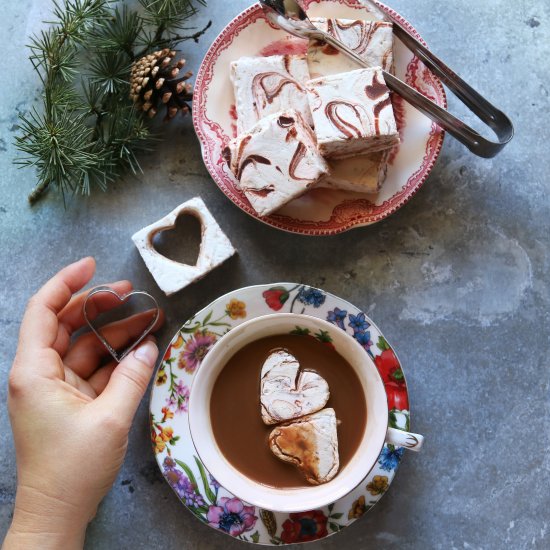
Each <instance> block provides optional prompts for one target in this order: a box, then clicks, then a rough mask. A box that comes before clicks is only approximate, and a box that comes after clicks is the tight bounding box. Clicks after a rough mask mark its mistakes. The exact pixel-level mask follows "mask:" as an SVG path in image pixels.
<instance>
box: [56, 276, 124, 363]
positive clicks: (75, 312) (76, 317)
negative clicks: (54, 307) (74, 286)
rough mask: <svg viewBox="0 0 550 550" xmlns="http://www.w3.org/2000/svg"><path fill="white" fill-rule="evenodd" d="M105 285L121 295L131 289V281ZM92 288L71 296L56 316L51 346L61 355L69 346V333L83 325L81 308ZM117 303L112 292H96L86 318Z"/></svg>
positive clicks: (117, 300)
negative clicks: (55, 329) (54, 337)
mask: <svg viewBox="0 0 550 550" xmlns="http://www.w3.org/2000/svg"><path fill="white" fill-rule="evenodd" d="M105 286H108V287H109V288H112V289H113V290H114V291H115V292H117V293H118V294H121V295H123V294H126V293H128V292H130V291H131V290H132V283H131V282H130V281H117V282H116V283H110V284H108V285H105ZM92 290H93V289H90V290H87V291H85V292H81V293H80V294H78V295H76V296H73V297H72V299H71V300H70V302H69V303H68V304H67V305H66V306H65V307H64V308H63V309H62V311H61V313H59V315H58V316H57V318H58V320H59V330H58V334H57V338H56V341H55V343H54V346H53V347H54V349H55V350H56V351H57V352H58V353H59V354H60V355H61V356H63V355H64V354H65V353H66V352H67V349H68V348H69V345H70V343H71V334H72V333H73V332H74V331H75V330H78V329H79V328H81V327H83V326H84V324H85V323H86V320H85V319H84V312H83V309H82V308H83V306H84V302H85V301H86V298H87V297H88V294H89V293H90V292H91V291H92ZM118 305H120V300H119V299H118V298H117V297H116V296H114V295H113V294H110V293H107V292H105V293H99V294H96V295H95V297H94V298H93V299H92V300H90V301H89V302H88V304H87V306H86V307H87V310H88V318H89V319H95V318H96V317H97V316H98V315H99V314H100V313H103V312H105V311H109V310H110V309H113V308H114V307H116V306H118Z"/></svg>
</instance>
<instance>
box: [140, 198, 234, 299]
mask: <svg viewBox="0 0 550 550" xmlns="http://www.w3.org/2000/svg"><path fill="white" fill-rule="evenodd" d="M180 214H190V215H192V216H195V217H196V218H197V219H198V220H199V221H200V224H201V244H200V251H199V256H198V258H197V263H196V264H195V265H186V264H182V263H180V262H176V261H174V260H171V259H170V258H166V257H165V256H163V255H162V254H160V253H159V252H157V251H156V250H155V248H154V246H153V239H154V237H155V235H156V234H157V233H159V232H161V231H164V230H166V229H172V228H173V227H174V226H175V224H176V220H177V218H178V216H179V215H180ZM132 240H133V241H134V244H135V245H136V247H137V249H138V251H139V253H140V254H141V257H142V258H143V261H144V262H145V265H146V266H147V269H149V271H150V272H151V275H152V276H153V278H154V279H155V281H156V283H157V285H158V286H159V287H160V289H161V290H162V291H163V292H164V293H165V294H166V295H167V296H169V295H170V294H173V293H174V292H177V291H178V290H181V289H182V288H184V287H186V286H187V285H189V284H191V283H193V282H195V281H197V280H199V279H201V278H202V277H204V276H205V275H206V274H207V273H209V272H210V271H212V270H213V269H215V268H216V267H218V266H219V265H221V264H222V263H223V262H225V261H226V260H227V259H228V258H230V257H231V256H233V254H235V253H236V250H235V249H234V248H233V246H232V244H231V242H230V241H229V239H228V238H227V237H226V235H225V234H224V233H223V231H222V230H221V228H220V226H219V225H218V223H217V222H216V220H215V219H214V217H213V216H212V214H211V213H210V212H209V210H208V209H207V208H206V205H205V204H204V202H203V201H202V199H200V198H199V197H195V198H193V199H191V200H189V201H187V202H184V203H183V204H180V205H179V206H178V207H177V208H175V209H174V210H172V212H170V213H169V214H168V215H166V216H164V218H162V219H160V220H158V221H156V222H155V223H153V224H151V225H148V226H147V227H144V228H143V229H141V230H140V231H138V232H137V233H135V234H134V235H132Z"/></svg>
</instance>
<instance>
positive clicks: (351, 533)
mask: <svg viewBox="0 0 550 550" xmlns="http://www.w3.org/2000/svg"><path fill="white" fill-rule="evenodd" d="M248 4H249V1H247V0H234V1H232V2H224V1H222V0H209V5H208V8H205V9H202V10H201V13H200V15H199V16H198V17H197V18H196V21H195V23H196V24H197V26H200V25H201V24H203V23H204V22H206V21H207V20H208V19H209V18H212V19H213V25H212V28H211V29H210V31H209V32H208V33H207V35H206V36H205V37H203V38H202V39H201V41H200V44H199V45H198V46H195V45H193V44H188V45H186V46H185V47H184V50H185V52H186V55H187V57H188V60H189V65H190V66H191V68H193V69H195V70H196V69H197V68H198V65H199V63H200V60H201V58H202V56H203V55H204V53H205V51H206V48H207V47H208V45H209V43H210V42H211V41H212V40H213V39H214V37H215V36H216V34H217V33H218V32H219V31H220V30H221V29H222V27H223V26H224V25H225V23H226V22H227V21H228V20H229V19H230V18H231V17H232V16H234V15H235V14H236V13H237V12H238V11H240V10H241V9H242V8H244V7H246V6H247V5H248ZM46 6H47V3H46V2H44V3H40V2H38V0H35V1H32V0H20V1H18V2H14V3H11V2H10V3H6V2H4V3H3V15H2V18H1V20H0V36H1V37H2V42H1V43H2V56H0V74H2V78H1V82H0V98H1V101H0V174H1V176H0V181H1V187H2V190H1V191H2V192H1V194H0V242H1V250H0V275H1V281H2V285H1V288H0V329H1V335H0V338H1V342H2V345H1V346H0V357H1V374H2V378H1V382H0V401H1V402H2V403H4V402H5V399H6V384H5V380H6V375H7V372H8V369H9V367H10V364H11V360H12V357H13V353H14V349H15V346H16V339H17V331H18V326H19V322H20V319H21V315H22V312H23V309H24V306H25V301H26V299H27V297H28V296H29V295H30V294H31V293H32V292H33V291H34V290H35V289H36V288H37V287H38V286H39V285H40V284H41V283H42V282H43V281H45V280H46V279H47V278H48V277H49V276H50V275H51V274H53V273H54V272H55V271H56V270H57V269H58V268H60V267H61V266H63V265H64V264H66V263H69V262H71V261H73V260H75V259H77V258H79V257H81V256H84V255H87V254H92V255H94V256H95V257H96V258H97V261H98V272H97V277H96V281H97V282H100V281H110V280H114V279H120V278H130V279H132V280H133V281H134V283H135V285H136V286H137V287H140V288H144V289H148V290H150V291H152V292H154V293H155V295H156V296H158V297H160V292H159V291H158V289H157V288H156V286H155V284H154V282H153V280H152V278H151V277H150V275H149V274H148V273H147V271H146V269H145V267H144V264H143V262H142V261H141V259H140V257H139V256H138V254H137V252H136V250H135V249H134V247H133V245H132V243H131V241H130V235H131V234H132V233H133V232H134V231H135V230H136V229H139V228H141V227H143V226H144V225H146V224H148V223H150V222H151V221H153V220H156V219H157V218H158V217H160V216H161V215H163V214H164V213H166V212H168V211H169V210H171V209H172V208H173V207H174V206H175V205H176V204H179V203H180V202H183V201H184V200H186V199H188V198H190V197H193V196H195V195H201V196H202V197H203V198H204V200H205V201H206V203H207V204H208V206H209V208H210V209H211V210H212V212H213V213H214V215H216V216H217V218H218V219H219V221H220V224H221V225H222V227H223V228H224V229H225V230H226V232H227V233H228V235H229V236H230V238H231V239H232V241H233V243H234V244H235V245H236V246H237V248H238V249H239V250H240V256H239V257H238V258H236V259H233V260H232V261H230V262H229V263H227V264H226V265H225V266H224V267H222V268H221V269H219V270H218V271H216V272H215V273H213V274H211V275H210V276H209V277H207V278H206V279H205V280H203V281H202V282H200V283H199V284H196V285H194V286H192V287H190V288H189V289H187V290H185V291H183V292H181V293H179V294H177V295H176V296H174V297H173V298H171V299H166V298H161V302H162V305H163V307H165V309H166V312H167V324H166V327H165V329H164V330H163V332H162V334H161V344H162V345H164V344H165V343H167V342H168V340H169V339H170V337H171V335H172V334H173V333H174V332H175V330H176V329H177V327H178V325H179V324H180V323H181V322H182V321H184V320H185V319H186V318H187V317H188V316H189V315H190V314H191V313H193V312H194V311H195V310H197V308H199V307H201V306H203V305H205V304H207V303H208V302H209V301H211V300H212V299H214V298H215V297H216V296H218V295H219V294H220V293H224V292H227V291H229V290H231V289H234V288H238V287H240V286H243V285H248V284H254V283H262V282H269V281H274V280H296V281H303V282H307V283H309V284H312V285H320V286H322V287H323V288H325V289H326V290H328V291H331V292H335V293H337V294H339V295H341V296H343V297H346V298H347V299H349V300H351V301H352V302H354V303H356V304H358V305H360V306H362V307H363V308H365V309H366V310H367V311H369V312H370V314H371V315H372V317H373V318H374V319H375V320H376V322H377V323H378V324H379V326H380V327H381V328H382V330H383V331H384V332H385V333H386V335H387V336H388V338H389V339H390V340H391V342H392V343H393V344H394V346H395V348H396V349H397V351H398V353H399V355H400V357H401V359H402V360H403V362H404V366H405V368H406V372H407V379H408V382H409V385H410V391H411V395H412V415H413V420H414V427H415V429H416V430H418V431H419V432H421V433H423V434H425V435H426V437H427V444H426V447H425V451H424V452H423V453H422V454H421V455H415V456H407V457H406V459H405V460H404V461H403V464H402V467H401V469H400V471H399V473H398V475H397V478H396V481H395V483H394V484H393V486H392V489H391V491H390V492H389V493H388V494H387V495H386V497H385V498H384V499H383V500H382V501H381V503H380V504H379V505H378V506H377V507H376V508H375V509H374V510H373V511H372V512H371V513H370V514H368V516H367V517H365V518H364V519H363V520H362V521H360V522H357V523H356V524H355V525H354V526H352V527H350V528H349V529H346V530H345V531H344V532H343V533H342V534H340V535H337V536H335V537H333V538H331V539H328V540H326V541H325V542H321V543H317V544H315V545H313V546H312V548H323V549H327V550H328V549H336V548H338V549H340V548H346V549H348V548H384V549H386V548H387V549H394V548H395V549H396V548H407V549H413V548H414V549H432V548H433V549H450V548H467V549H474V548H475V549H480V548H483V549H492V548H513V549H522V548H549V547H550V460H549V458H548V457H549V451H550V396H549V389H550V388H549V385H550V364H549V363H550V362H549V359H548V345H549V335H550V316H549V298H550V297H549V287H548V279H549V274H550V254H549V251H548V246H549V240H550V207H549V202H548V194H549V192H550V181H549V176H548V174H549V173H550V154H549V146H548V142H549V138H550V136H549V130H548V127H549V122H550V121H549V118H548V112H549V111H550V101H549V90H550V84H549V82H548V76H549V74H550V63H549V61H548V60H549V59H550V35H549V28H550V4H549V3H548V2H547V0H514V1H512V0H488V1H486V2H480V1H479V0H455V1H454V2H437V1H434V0H416V1H415V2H407V1H406V0H393V6H394V7H395V8H396V9H397V10H398V11H401V12H402V13H403V14H404V15H405V16H406V17H408V18H409V19H410V20H411V21H412V22H413V23H414V24H415V25H416V26H417V28H418V29H419V30H420V32H421V33H422V34H423V35H424V37H425V39H426V40H427V41H428V43H429V44H430V45H431V47H432V48H433V49H434V50H436V51H437V52H439V53H440V55H441V56H442V57H443V58H444V59H446V60H448V62H449V64H450V65H451V66H453V67H455V68H456V69H457V70H458V71H459V72H461V73H462V74H463V75H464V76H465V77H466V78H467V79H469V80H470V81H471V82H472V83H474V84H475V85H477V86H478V88H479V89H480V90H481V91H482V92H484V93H485V94H486V95H487V96H488V97H489V98H492V99H493V100H494V102H495V103H496V104H497V105H499V106H501V107H502V109H503V110H504V111H506V112H507V113H508V114H509V115H510V116H511V117H512V119H513V120H514V122H515V124H516V129H517V136H516V138H515V140H514V142H513V143H512V144H511V145H510V147H508V148H507V149H506V150H505V151H504V152H503V153H502V154H501V155H500V156H499V157H497V158H496V159H494V160H481V159H478V158H475V157H474V156H472V155H471V154H468V153H467V152H466V151H465V149H464V148H463V147H462V146H460V145H459V144H457V143H456V142H454V141H452V140H451V139H448V140H446V143H445V145H444V148H443V152H442V155H441V158H440V160H439V162H438V164H437V166H436V168H435V169H434V171H433V173H432V175H431V177H430V179H429V180H428V182H427V183H426V185H425V186H424V188H423V189H422V190H421V191H420V192H419V193H418V195H417V196H416V197H415V198H414V200H413V201H412V202H411V203H410V204H409V205H408V206H406V207H405V208H403V209H402V210H401V211H400V212H398V213H397V214H396V215H394V216H393V217H391V218H390V219H388V220H386V221H384V222H383V223H380V224H378V225H376V226H373V227H370V228H364V229H359V230H355V231H352V232H349V233H347V234H344V235H341V236H338V237H333V238H316V239H314V238H306V237H298V236H294V235H288V234H284V233H281V232H278V231H276V230H274V229H271V228H269V227H266V226H264V225H262V224H260V223H258V222H256V221H254V220H253V219H251V218H249V217H248V216H247V215H246V214H244V213H242V212H241V211H240V210H238V209H237V208H236V207H234V206H233V205H232V204H230V203H229V202H228V201H227V199H226V198H225V197H224V196H223V195H222V193H221V192H220V191H219V190H218V188H217V187H216V186H215V185H214V184H213V182H212V181H211V179H210V177H209V176H208V174H207V172H206V170H205V168H204V166H203V164H202V161H201V158H200V153H199V145H198V143H197V140H196V139H195V136H194V134H193V131H192V126H191V122H190V120H189V119H188V120H185V121H181V122H177V123H175V124H173V125H172V126H171V127H170V128H169V129H168V130H167V132H168V134H169V137H170V139H167V140H166V142H165V143H164V145H163V146H162V147H160V148H159V149H158V151H157V152H156V153H154V154H151V155H149V156H147V157H145V158H144V160H143V166H144V171H145V173H144V174H143V175H142V176H140V177H138V178H129V179H128V180H127V181H124V182H120V183H119V184H117V185H115V186H113V188H112V189H111V190H110V191H109V192H108V193H107V194H105V195H100V194H97V195H95V196H94V197H92V198H91V199H89V200H82V201H80V202H79V203H78V204H76V205H74V206H73V207H72V208H70V209H69V210H68V211H66V212H65V211H64V210H63V206H62V204H61V203H60V201H59V200H58V199H57V198H56V197H55V196H54V195H51V196H49V197H48V198H47V199H46V200H45V201H43V202H42V204H40V205H39V206H38V207H36V208H34V209H30V208H29V207H28V206H27V203H26V196H27V193H28V192H29V190H30V189H31V188H32V186H33V185H34V183H35V177H34V174H33V172H32V170H24V171H20V170H18V169H17V168H16V167H14V166H13V165H12V160H13V157H14V155H15V148H14V146H13V137H14V135H15V133H16V124H17V113H18V112H20V111H26V110H27V109H29V107H30V106H31V104H32V102H33V100H34V99H35V98H36V96H37V94H38V92H39V86H38V82H37V79H36V78H35V76H34V75H33V73H32V70H31V68H30V64H29V63H28V61H27V59H26V56H27V52H26V50H25V49H24V47H23V46H24V44H25V43H26V35H27V34H28V33H29V32H30V31H32V30H33V29H34V28H36V26H37V22H38V20H39V19H40V15H41V13H43V12H44V11H45V10H46ZM453 105H456V103H453ZM193 244H194V245H196V241H193V240H192V239H190V240H189V241H188V242H186V241H185V238H184V240H183V241H182V246H186V245H189V246H191V245H193ZM0 425H1V426H2V428H1V430H0V536H2V535H3V533H4V532H5V530H6V529H7V527H8V525H9V522H10V516H11V513H12V509H13V501H14V493H15V484H16V480H15V462H14V456H13V447H12V439H11V433H10V429H9V423H8V418H7V413H6V411H5V407H2V409H1V411H0ZM87 548H90V549H92V548H93V549H98V550H101V549H114V548H117V549H118V548H120V549H138V548H165V549H195V548H204V549H222V548H223V549H233V548H235V549H236V548H244V545H243V543H238V542H235V541H232V540H230V539H229V538H228V537H225V536H223V535H220V534H218V533H216V532H213V531H212V530H210V529H209V528H207V527H205V526H204V525H202V524H200V523H199V522H198V521H197V520H196V519H195V518H193V517H192V516H191V514H189V513H188V512H187V511H186V510H185V509H184V508H183V507H182V506H181V505H180V504H179V503H178V501H177V500H176V498H175V495H174V494H173V493H172V491H171V489H170V488H169V487H168V486H167V485H166V484H165V483H163V481H162V479H161V478H160V477H159V475H158V473H157V471H156V466H155V463H154V462H153V456H152V453H151V449H150V445H149V439H148V432H147V403H146V402H144V403H143V404H142V406H141V408H140V410H139V413H138V415H137V418H136V422H135V426H134V428H133V431H132V433H131V439H130V447H129V451H128V456H127V459H126V462H125V464H124V467H123V469H122V472H121V473H120V476H119V478H118V480H117V482H116V484H115V486H114V488H113V490H112V492H111V493H110V494H109V495H108V497H107V498H106V499H105V501H104V503H103V505H102V506H101V508H100V510H99V513H98V515H97V518H96V519H95V521H94V522H93V523H92V524H91V526H90V528H89V531H88V537H87Z"/></svg>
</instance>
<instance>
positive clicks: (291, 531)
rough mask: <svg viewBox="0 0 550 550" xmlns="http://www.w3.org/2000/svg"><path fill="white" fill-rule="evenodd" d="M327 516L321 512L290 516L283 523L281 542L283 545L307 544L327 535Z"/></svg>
mask: <svg viewBox="0 0 550 550" xmlns="http://www.w3.org/2000/svg"><path fill="white" fill-rule="evenodd" d="M327 519H328V518H327V516H325V514H323V512H321V510H311V511H309V512H298V513H295V514H290V515H289V518H288V519H287V520H285V521H284V523H283V531H282V532H281V540H282V541H283V542H284V543H285V544H292V543H293V542H309V541H312V540H317V539H322V538H323V537H326V536H327V535H328V531H327Z"/></svg>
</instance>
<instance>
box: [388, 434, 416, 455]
mask: <svg viewBox="0 0 550 550" xmlns="http://www.w3.org/2000/svg"><path fill="white" fill-rule="evenodd" d="M386 443H390V444H391V445H395V446H396V447H405V449H410V450H411V451H416V452H418V451H420V449H421V448H422V445H423V444H424V436H423V435H420V434H414V433H411V432H404V431H402V430H396V429H395V428H388V432H387V433H386Z"/></svg>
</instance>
